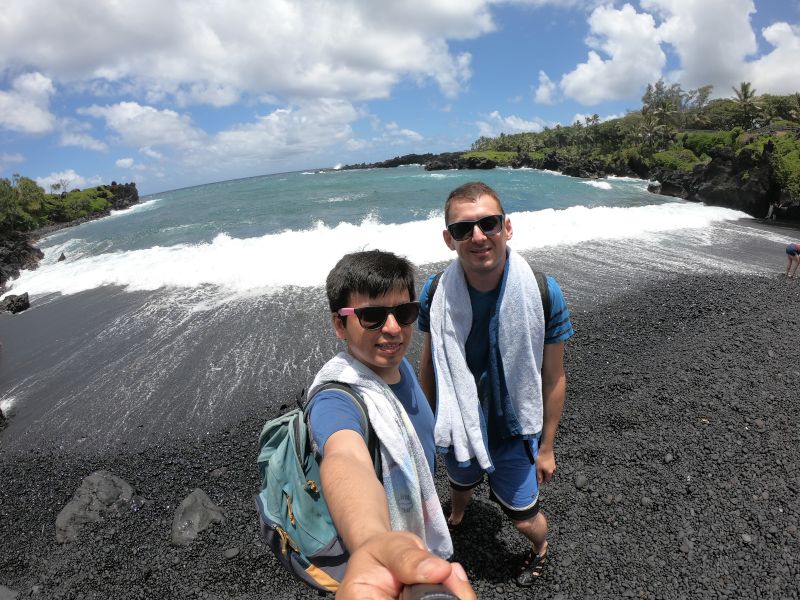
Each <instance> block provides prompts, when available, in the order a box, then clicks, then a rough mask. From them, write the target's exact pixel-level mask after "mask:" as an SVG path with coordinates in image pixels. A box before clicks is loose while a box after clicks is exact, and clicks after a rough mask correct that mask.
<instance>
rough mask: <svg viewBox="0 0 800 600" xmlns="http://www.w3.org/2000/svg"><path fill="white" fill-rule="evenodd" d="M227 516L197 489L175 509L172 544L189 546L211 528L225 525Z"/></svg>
mask: <svg viewBox="0 0 800 600" xmlns="http://www.w3.org/2000/svg"><path fill="white" fill-rule="evenodd" d="M224 521H225V515H224V513H223V512H222V509H220V508H219V507H218V506H217V505H216V504H214V503H213V502H212V501H211V499H210V498H209V497H208V496H207V495H206V493H205V492H204V491H203V490H201V489H200V488H195V489H194V490H193V491H192V493H191V494H189V495H188V496H186V498H184V499H183V502H181V504H180V506H178V508H176V509H175V515H174V517H173V519H172V543H173V544H175V545H176V546H188V545H189V544H191V543H192V542H193V541H194V540H195V539H196V538H197V534H198V533H200V532H201V531H203V530H204V529H206V528H208V527H209V526H211V524H212V523H223V522H224Z"/></svg>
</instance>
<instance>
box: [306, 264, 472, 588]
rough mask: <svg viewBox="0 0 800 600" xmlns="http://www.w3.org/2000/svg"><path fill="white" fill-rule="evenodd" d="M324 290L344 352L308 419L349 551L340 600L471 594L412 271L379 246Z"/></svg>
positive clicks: (320, 377) (332, 364)
mask: <svg viewBox="0 0 800 600" xmlns="http://www.w3.org/2000/svg"><path fill="white" fill-rule="evenodd" d="M326 291H327V295H328V302H329V305H330V310H331V322H332V325H333V329H334V332H335V333H336V336H337V337H338V338H339V339H341V340H342V341H344V342H345V344H346V347H347V350H346V352H340V353H339V354H337V355H336V356H335V357H334V358H332V359H331V360H329V361H328V362H327V363H326V364H325V365H324V366H323V367H322V369H320V371H319V373H317V376H316V378H315V379H314V382H313V384H312V385H311V388H310V390H309V396H310V397H311V403H310V405H309V407H308V423H309V428H310V430H311V437H312V443H313V445H314V449H315V451H316V453H317V455H318V456H319V457H320V460H321V462H320V474H321V479H322V493H323V494H324V496H325V500H326V502H327V504H328V508H329V510H330V513H331V517H332V518H333V522H334V524H335V526H336V529H337V532H338V534H339V537H340V538H341V539H342V541H343V543H344V546H345V547H346V548H347V550H348V551H349V553H350V557H349V560H348V563H347V570H346V572H345V577H344V579H343V580H342V582H341V584H340V587H339V589H338V592H337V594H336V597H337V598H342V599H350V598H366V597H378V596H380V597H382V598H383V597H395V598H396V597H398V596H399V594H400V591H401V589H402V587H403V584H414V583H440V582H443V583H444V584H445V585H446V586H447V587H448V588H449V589H450V590H452V591H453V592H454V593H456V594H457V595H458V596H459V597H460V598H475V594H474V592H473V591H472V588H471V587H470V585H469V583H468V581H467V576H466V574H465V573H464V570H463V568H462V567H461V565H458V564H456V563H454V564H451V563H448V562H447V561H446V560H442V559H443V558H448V557H449V556H450V555H451V554H452V543H451V541H450V535H449V532H448V530H447V524H446V522H445V518H444V515H443V513H442V509H441V504H440V502H439V498H438V497H437V495H436V489H435V486H434V482H433V470H434V465H435V450H434V444H433V425H434V420H433V413H432V411H431V409H430V406H429V405H428V403H427V401H426V398H425V396H424V394H423V393H422V390H421V388H420V386H419V383H418V382H417V378H416V377H415V375H414V372H413V369H412V368H411V366H410V364H409V363H408V361H407V360H406V358H405V354H406V351H407V350H408V346H409V344H410V342H411V337H412V334H413V323H414V321H416V319H417V316H418V314H419V304H418V303H417V302H415V301H414V300H415V296H416V290H415V286H414V267H413V265H412V264H411V263H410V262H408V261H407V260H406V259H404V258H400V257H398V256H395V255H394V254H391V253H387V252H381V251H379V250H372V251H367V252H356V253H353V254H348V255H346V256H344V257H343V258H342V259H341V260H340V261H339V262H338V263H337V265H336V266H335V267H334V268H333V270H332V271H331V272H330V274H329V275H328V279H327V284H326ZM330 382H339V383H344V384H346V385H348V386H349V387H350V388H351V389H352V390H354V391H355V392H357V393H358V394H359V396H360V397H361V398H362V400H363V402H364V405H365V407H366V408H367V412H368V416H369V425H370V426H371V428H372V429H373V430H374V435H375V436H376V437H377V439H378V452H379V454H380V468H381V479H379V478H378V475H377V474H376V467H375V464H374V463H373V457H372V456H371V455H370V452H369V450H368V448H367V444H366V442H365V435H366V433H367V432H366V431H365V430H364V427H363V424H362V417H361V411H360V410H359V408H358V407H357V406H356V404H355V402H354V399H353V398H351V397H350V396H349V395H348V394H347V393H346V392H343V391H340V390H331V389H322V391H320V392H319V393H315V390H318V389H320V388H321V387H322V386H324V385H325V384H327V383H330Z"/></svg>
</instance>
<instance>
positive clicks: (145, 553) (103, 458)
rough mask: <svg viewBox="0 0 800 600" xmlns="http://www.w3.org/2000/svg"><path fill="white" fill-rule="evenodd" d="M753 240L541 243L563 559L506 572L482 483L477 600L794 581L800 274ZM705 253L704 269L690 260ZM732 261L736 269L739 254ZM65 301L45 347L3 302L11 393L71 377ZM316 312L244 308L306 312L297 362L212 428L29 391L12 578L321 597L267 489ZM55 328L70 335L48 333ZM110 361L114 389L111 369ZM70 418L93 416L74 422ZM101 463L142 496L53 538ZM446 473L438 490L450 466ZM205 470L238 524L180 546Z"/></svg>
mask: <svg viewBox="0 0 800 600" xmlns="http://www.w3.org/2000/svg"><path fill="white" fill-rule="evenodd" d="M736 228H740V229H741V230H739V229H737V231H736V232H735V233H737V235H740V234H742V231H744V230H745V229H747V228H752V229H754V230H757V231H767V232H768V233H769V235H770V236H774V237H775V238H776V239H778V238H780V237H781V236H783V235H784V234H788V235H786V237H787V238H791V237H797V236H796V233H797V232H796V230H792V231H789V232H786V231H782V230H780V229H779V228H768V227H767V226H762V225H759V224H743V225H736V226H734V229H736ZM748 239H749V240H750V241H749V242H748V243H746V244H745V243H743V244H740V245H736V246H727V247H726V246H723V245H721V244H717V243H715V240H711V243H709V244H708V245H707V246H705V247H703V248H696V249H694V250H693V253H689V252H687V251H686V249H685V248H684V249H675V248H669V247H653V246H651V245H648V244H640V245H637V244H626V245H624V248H623V249H622V250H619V244H616V246H617V250H619V251H617V252H614V251H612V250H614V247H615V243H614V242H608V243H606V244H597V246H596V248H594V249H593V251H591V252H587V251H586V250H585V249H584V250H583V252H579V251H578V250H577V249H570V250H569V251H567V252H563V251H561V250H560V249H551V250H550V251H547V252H541V253H540V254H538V255H537V256H536V257H535V259H536V264H537V266H538V267H539V268H543V269H544V270H546V271H548V272H551V273H555V274H556V275H557V276H558V279H559V281H560V282H561V284H562V287H563V288H564V291H565V293H566V295H567V297H568V299H569V300H570V304H571V309H572V318H573V325H574V328H575V330H576V336H575V337H574V338H573V340H572V341H571V342H570V343H569V344H568V350H567V371H568V379H569V392H568V401H567V407H566V409H565V414H564V417H563V420H562V424H561V428H560V430H559V436H558V440H557V447H556V452H557V460H558V470H557V473H556V477H555V479H554V481H553V482H552V483H551V484H549V485H548V486H546V487H545V488H544V491H543V493H542V506H543V509H544V511H545V512H546V514H547V515H548V518H549V519H550V523H551V528H552V529H551V538H550V541H551V550H552V560H551V563H550V564H549V565H548V570H547V572H546V576H545V577H544V579H543V580H542V581H541V582H538V585H537V587H536V589H534V590H533V591H532V592H531V591H525V590H520V589H518V588H517V587H516V586H515V585H514V584H513V583H511V582H510V580H511V579H512V572H513V569H514V565H515V563H516V562H517V560H518V559H520V558H521V557H522V554H523V552H524V549H525V545H524V544H523V542H522V539H521V537H520V536H519V535H518V534H517V533H516V532H515V531H514V529H513V527H512V526H510V524H509V523H508V521H506V520H504V518H503V517H502V514H501V512H500V510H499V509H498V508H497V507H496V506H495V505H494V504H493V503H491V502H490V501H489V500H488V496H487V490H486V489H485V487H482V488H480V490H479V493H478V494H477V498H476V502H474V504H473V505H472V507H471V508H470V510H469V511H468V513H467V516H466V527H465V528H464V530H463V533H459V534H458V535H457V536H456V537H455V539H454V543H455V547H456V557H455V558H456V559H457V560H459V561H461V562H462V563H463V564H464V566H465V568H466V569H467V572H468V574H469V575H470V578H471V580H472V581H473V584H474V585H475V588H476V590H477V592H478V595H479V597H480V598H499V597H506V598H527V597H531V596H535V597H537V598H590V597H596V598H609V597H610V598H624V597H632V598H654V599H655V598H727V597H741V596H744V597H756V598H797V597H798V589H800V558H798V557H800V531H798V527H800V474H798V471H797V465H798V464H799V463H800V417H799V416H798V413H800V363H799V362H798V360H797V357H798V354H797V342H798V339H800V281H796V280H795V281H788V280H785V279H784V278H783V277H782V276H781V275H780V273H782V271H783V266H784V256H783V255H782V246H781V245H780V244H778V243H775V244H773V243H772V242H771V241H770V240H769V239H765V238H748ZM753 239H756V240H757V241H755V242H754V241H752V240H753ZM758 240H760V241H758ZM687 256H696V260H697V262H696V263H693V262H692V260H694V259H689V258H686V257H687ZM681 257H684V258H683V259H682V258H681ZM682 260H683V261H684V263H683V264H681V261H682ZM701 263H702V265H703V266H704V269H700V268H695V267H696V266H697V265H699V264H701ZM734 263H736V264H738V265H739V266H740V267H741V268H740V270H739V272H734V271H732V270H730V269H727V268H725V265H726V264H734ZM709 265H712V266H713V265H719V266H720V268H719V269H717V270H715V269H714V268H712V267H709ZM114 293H117V292H114ZM122 296H125V295H124V294H123V295H122ZM135 296H136V295H128V296H125V297H120V298H118V301H119V302H123V303H124V302H129V301H134V302H135V301H138V300H136V299H135ZM59 302H64V303H65V304H63V305H61V306H72V307H73V308H72V310H73V311H75V310H76V307H77V306H78V304H79V301H78V300H77V299H75V298H73V299H65V300H63V301H56V302H54V303H51V304H50V305H47V306H44V307H42V308H41V309H39V310H38V312H39V315H40V317H41V316H42V315H45V314H48V313H47V312H46V311H47V310H48V307H50V308H49V310H52V311H56V310H58V312H59V316H58V319H59V321H58V322H59V323H64V324H63V325H61V326H59V327H61V328H62V329H61V330H59V329H58V327H56V324H55V322H52V323H50V325H48V324H47V322H45V323H43V324H40V325H39V327H41V328H42V330H41V332H40V333H37V334H35V335H34V336H33V339H34V340H40V342H38V343H41V344H45V343H46V342H49V345H48V347H47V351H46V352H45V351H44V350H43V349H42V348H41V347H34V346H30V345H28V346H26V344H28V342H22V341H21V340H22V339H23V338H22V337H21V336H23V335H24V331H23V328H22V327H21V326H20V324H21V323H22V321H21V320H18V321H14V325H13V327H12V326H10V324H9V323H10V322H9V321H5V320H3V319H5V316H3V319H0V335H1V336H2V338H3V342H4V344H5V345H6V347H8V346H9V345H12V344H15V343H16V342H17V341H19V343H20V344H21V346H22V347H23V348H27V349H25V350H8V349H7V348H6V349H4V350H3V354H2V355H0V363H5V362H6V361H7V360H8V361H10V362H11V365H12V366H13V367H14V371H11V370H9V367H8V365H6V366H3V367H0V375H2V376H3V379H2V381H1V382H0V384H2V391H3V392H4V393H8V392H9V391H10V388H12V387H14V386H18V385H22V383H23V382H24V380H26V378H29V377H35V374H36V372H37V371H40V372H41V371H42V370H44V371H43V372H45V373H48V374H49V375H50V376H51V377H56V379H54V380H52V381H51V382H50V383H49V384H47V385H48V387H47V388H46V389H50V390H55V389H56V388H57V387H58V379H57V377H58V372H51V371H47V368H48V364H47V362H46V360H45V359H43V357H44V356H47V355H50V356H52V357H54V358H53V360H57V359H58V357H59V356H60V355H61V353H64V352H69V351H70V350H69V343H71V342H69V340H70V339H71V338H70V336H71V335H73V332H72V331H70V328H71V326H70V325H69V323H70V317H69V315H64V314H62V310H65V309H60V308H59V309H56V307H57V306H58V303H59ZM282 306H283V308H281V307H282ZM312 309H313V307H307V306H306V307H303V308H298V307H293V308H285V305H277V306H275V307H273V309H272V310H273V312H272V313H268V314H267V315H266V316H265V317H263V319H264V320H263V321H256V322H255V325H254V324H253V322H252V321H250V322H249V324H248V327H249V328H251V329H252V330H255V331H258V330H259V329H258V327H262V325H263V327H265V328H266V327H267V323H268V322H270V320H272V321H273V322H274V320H275V319H280V318H289V317H291V318H295V319H299V321H298V322H303V323H305V328H304V330H303V332H302V335H301V339H300V341H299V342H298V343H296V344H294V345H289V346H286V349H285V352H284V355H283V357H282V356H281V355H280V354H277V353H276V354H273V355H270V356H269V357H268V359H265V361H267V360H268V361H276V360H279V359H281V358H285V362H284V364H293V366H294V367H295V368H294V370H288V371H287V374H285V376H284V377H281V376H280V372H279V371H280V369H277V368H276V369H274V370H272V371H269V372H266V371H265V373H264V374H263V375H264V377H265V378H268V379H266V380H265V381H262V382H261V383H260V384H256V383H251V384H248V386H249V387H248V386H245V387H244V388H243V389H244V390H246V394H247V398H246V400H245V401H242V402H241V403H240V404H238V405H236V406H232V407H231V408H230V410H229V411H225V410H222V411H221V412H219V413H218V412H213V417H214V418H213V419H210V421H209V422H208V423H206V427H205V431H202V430H200V431H202V434H198V430H197V429H195V427H194V426H193V425H192V423H193V422H194V420H199V422H202V417H203V414H202V410H201V411H200V413H201V414H200V415H199V416H198V415H197V414H196V413H192V414H191V415H189V416H187V417H186V419H187V426H186V428H184V429H181V428H178V427H175V426H174V425H170V426H169V427H167V426H165V427H159V426H158V424H157V423H153V422H152V421H159V420H162V415H164V414H166V415H167V417H165V419H166V420H167V421H169V419H170V418H172V415H171V413H172V412H174V410H175V409H174V407H173V408H172V409H170V410H168V409H162V413H159V414H155V413H151V414H152V417H151V418H150V420H147V419H144V418H141V415H137V416H136V418H135V419H133V418H131V419H130V420H124V419H123V421H124V423H125V426H124V427H120V428H119V430H118V431H116V432H115V435H114V436H112V437H109V436H105V435H104V434H103V432H102V431H100V430H97V431H92V423H93V422H92V418H91V417H92V414H91V413H92V411H79V410H78V399H77V398H76V399H75V400H73V401H71V403H69V406H64V407H63V411H62V412H59V411H58V410H56V411H55V412H52V411H51V412H48V411H49V410H50V409H47V408H46V407H45V405H46V401H47V398H42V399H40V401H41V403H42V407H41V408H37V409H36V411H33V412H35V413H36V414H31V411H29V410H28V409H27V408H26V407H25V406H24V405H21V406H20V407H19V408H18V414H16V415H12V422H11V425H10V427H9V428H8V429H7V430H5V431H4V432H3V433H0V474H1V475H2V477H1V478H0V522H1V523H2V527H0V548H2V553H0V585H4V586H7V587H8V588H10V589H12V590H16V591H18V592H19V593H20V597H40V598H221V599H229V598H230V599H241V600H245V599H250V598H253V599H255V598H306V597H309V598H313V597H315V595H314V594H313V593H310V592H308V591H307V590H306V589H304V588H303V587H302V586H301V584H299V583H297V582H295V581H294V580H292V579H291V578H290V577H289V576H288V575H286V574H285V573H284V572H283V571H282V570H281V569H280V568H279V566H278V565H277V562H276V561H275V560H273V558H272V557H271V555H270V554H269V553H268V551H266V550H265V549H264V547H263V546H262V544H261V543H260V541H259V537H258V528H257V519H256V515H255V510H254V505H253V494H254V493H255V491H256V487H257V484H258V480H257V472H256V468H255V464H254V461H255V452H256V448H255V444H256V438H257V435H258V432H259V430H260V428H261V425H262V424H263V422H264V420H265V419H267V418H271V417H272V416H274V415H276V414H278V413H279V412H281V408H280V405H281V404H282V403H283V404H285V403H288V402H290V401H291V399H290V396H291V392H290V390H292V389H294V388H295V387H298V388H299V387H300V386H301V385H302V384H303V381H304V380H305V379H306V378H307V377H308V371H311V370H313V369H314V368H315V365H318V364H320V361H321V360H322V359H323V357H324V356H325V355H326V354H328V353H329V352H330V351H332V350H333V349H334V348H335V344H334V343H333V341H332V340H331V339H330V338H331V337H332V336H329V337H325V341H324V342H322V343H317V342H316V341H315V338H316V337H319V335H323V334H324V335H325V336H328V332H327V329H326V326H327V325H326V322H325V320H324V319H321V318H318V317H314V316H312V315H313V310H312ZM36 313H37V311H36V310H32V311H31V312H30V317H34V316H36ZM23 314H25V313H23ZM253 314H255V313H253ZM253 314H248V317H250V316H253ZM18 316H19V315H18ZM18 316H17V317H18ZM17 317H15V319H16V318H17ZM53 318H54V319H55V317H53ZM232 318H233V317H232ZM76 319H77V317H76ZM107 320H108V321H109V322H112V321H113V320H114V317H113V315H108V317H107ZM48 326H49V327H56V330H57V331H59V333H58V334H57V335H56V334H53V335H54V337H49V336H48V335H47V328H48ZM75 327H77V326H75ZM81 328H82V329H85V327H84V326H83V325H82V326H81ZM99 329H103V328H102V327H101V328H99ZM240 331H241V329H238V330H237V332H240ZM95 333H97V332H95ZM95 333H92V332H90V333H87V336H88V337H87V338H86V339H88V340H91V339H94V338H93V336H94V335H95ZM236 335H239V333H237V334H236ZM276 335H279V337H281V340H283V339H284V338H286V337H287V336H288V334H286V333H285V332H283V331H282V332H280V333H278V334H276ZM36 336H39V337H36ZM231 336H233V334H231ZM26 339H30V338H26ZM231 339H232V338H231ZM222 340H223V342H226V341H228V338H226V337H225V336H224V335H223V337H222ZM207 341H208V342H209V343H211V338H209V340H207ZM99 343H101V345H102V344H103V343H105V342H103V339H100V340H99ZM133 343H138V342H137V341H136V340H133ZM283 343H284V341H281V344H283ZM65 344H66V345H65ZM281 344H276V346H275V348H279V347H281ZM417 349H418V347H417ZM240 350H242V351H244V350H245V347H244V346H241V347H240ZM6 352H8V354H6ZM276 352H277V351H276ZM309 356H311V357H312V358H311V359H309V358H308V357H309ZM302 357H305V359H304V360H305V361H306V363H305V364H303V365H299V364H298V362H297V361H300V362H302V360H301V358H302ZM416 358H417V352H416V351H415V352H414V355H413V356H412V359H414V360H416ZM98 360H99V358H98ZM187 360H189V359H187ZM290 361H295V362H294V363H292V362H290ZM3 369H5V370H3ZM20 370H22V371H20ZM89 376H94V375H89ZM105 377H106V378H109V379H111V383H110V384H109V386H111V385H112V384H113V383H114V382H113V373H107V374H106V375H105ZM75 378H77V375H75ZM273 383H274V385H273ZM70 385H72V384H70ZM173 385H174V388H173V389H184V388H185V387H186V385H187V384H186V383H185V382H182V383H180V384H177V383H173ZM74 387H75V389H76V390H79V387H78V386H77V383H75V384H74ZM42 389H45V388H42ZM76 393H78V392H76ZM168 398H171V399H172V400H170V401H167V400H163V399H162V402H164V403H166V404H170V402H174V403H175V404H176V405H178V406H183V405H182V404H181V403H182V402H184V399H182V397H181V395H180V394H178V393H176V394H174V396H168ZM101 401H102V398H86V402H87V403H89V405H90V406H92V407H96V409H95V410H96V412H97V417H98V420H97V425H96V426H97V427H98V428H99V427H101V426H102V425H101V424H102V423H105V422H107V421H108V422H110V421H111V420H112V418H113V411H111V412H109V411H104V410H102V409H101V408H100V406H101V403H102V402H101ZM248 406H249V411H248V410H247V407H248ZM77 414H81V415H82V416H81V419H80V420H81V421H82V425H81V427H83V428H84V433H81V432H80V431H78V429H80V428H76V427H74V426H71V425H69V424H66V425H64V424H63V423H61V420H66V421H68V420H69V419H70V417H72V416H73V415H77ZM209 414H211V413H209ZM120 418H122V417H120ZM140 425H141V427H140ZM48 431H49V432H50V437H49V438H48ZM140 432H142V433H140ZM159 436H160V437H159ZM81 437H83V438H84V439H83V441H79V440H80V439H81ZM99 469H106V470H108V471H111V472H112V473H114V474H116V475H118V476H119V477H121V478H123V479H124V480H126V481H127V482H128V483H130V484H131V485H132V486H133V488H134V489H135V490H136V493H137V494H138V495H139V496H140V497H141V498H143V500H144V503H143V504H142V505H141V507H138V509H137V510H135V511H129V512H125V513H124V514H122V515H119V516H115V517H112V516H109V517H108V518H105V519H104V520H102V521H101V522H99V523H94V524H88V525H86V526H85V529H84V530H83V532H82V534H81V535H80V537H79V538H78V540H77V541H75V542H72V543H69V544H65V545H62V544H59V543H58V542H57V541H56V539H55V528H54V523H55V518H56V515H57V514H58V512H59V511H60V510H61V508H62V507H63V506H64V505H65V504H66V503H67V502H68V501H69V499H70V498H71V496H72V493H73V492H74V491H75V489H76V488H77V487H78V486H79V484H80V482H81V480H82V479H83V478H84V477H85V476H86V475H88V474H89V473H91V472H93V471H95V470H99ZM438 485H439V491H440V494H441V497H442V499H443V501H444V502H445V503H446V501H447V500H446V499H447V490H446V485H445V482H444V480H443V478H442V474H441V471H440V473H439V477H438ZM197 487H199V488H201V489H203V490H204V491H205V492H206V493H207V494H208V495H209V497H210V498H211V499H212V500H213V501H214V502H215V503H217V504H218V505H219V506H220V507H221V508H222V509H223V510H224V511H225V514H226V518H227V519H226V522H225V523H224V524H217V525H213V526H212V527H211V528H210V529H208V530H206V531H204V532H202V533H201V534H200V537H199V538H198V539H197V540H196V541H195V542H194V543H193V544H192V545H191V546H189V547H187V548H178V547H174V546H171V545H170V541H169V538H170V527H171V523H172V516H173V511H174V509H175V507H176V505H177V504H178V503H179V502H180V501H181V500H182V499H183V498H184V497H185V496H186V495H187V494H188V493H189V492H190V491H191V490H193V489H194V488H197ZM233 549H235V550H236V551H237V552H234V551H233ZM226 551H229V552H227V556H231V555H233V556H232V557H231V558H227V557H226ZM0 589H2V588H0ZM0 593H2V592H0Z"/></svg>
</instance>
